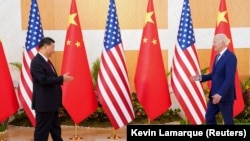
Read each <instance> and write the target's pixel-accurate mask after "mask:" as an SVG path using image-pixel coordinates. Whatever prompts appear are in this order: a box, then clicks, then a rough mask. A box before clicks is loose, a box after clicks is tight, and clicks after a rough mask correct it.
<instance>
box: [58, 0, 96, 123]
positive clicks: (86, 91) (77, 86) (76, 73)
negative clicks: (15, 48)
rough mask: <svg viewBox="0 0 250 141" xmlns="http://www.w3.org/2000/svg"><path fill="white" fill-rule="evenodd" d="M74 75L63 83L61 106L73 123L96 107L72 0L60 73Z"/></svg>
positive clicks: (79, 27)
mask: <svg viewBox="0 0 250 141" xmlns="http://www.w3.org/2000/svg"><path fill="white" fill-rule="evenodd" d="M67 72H69V74H70V75H72V76H73V77H74V80H73V81H71V82H68V83H67V82H66V83H64V84H63V87H62V88H63V106H64V107H65V109H66V110H67V112H68V113H69V115H70V116H71V118H72V120H73V121H74V123H75V124H78V123H79V122H81V121H82V120H84V119H85V118H87V117H88V116H90V115H91V114H92V113H93V112H95V110H96V108H97V98H96V95H95V93H94V87H93V83H92V77H91V73H90V68H89V64H88V59H87V54H86V50H85V46H84V42H83V36H82V31H81V25H80V22H79V15H78V12H77V6H76V2H75V0H72V3H71V9H70V16H69V21H68V29H67V34H66V39H65V46H64V54H63V61H62V74H64V73H67Z"/></svg>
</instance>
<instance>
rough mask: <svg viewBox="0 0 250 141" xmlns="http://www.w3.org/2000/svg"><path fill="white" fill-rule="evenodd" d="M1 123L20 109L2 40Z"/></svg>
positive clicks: (0, 62) (0, 55)
mask: <svg viewBox="0 0 250 141" xmlns="http://www.w3.org/2000/svg"><path fill="white" fill-rule="evenodd" d="M0 68H1V73H0V78H1V81H0V104H1V106H0V123H1V122H2V121H4V120H6V119H7V118H8V117H9V116H11V115H12V114H14V113H15V112H16V111H17V110H18V108H19V105H18V101H17V97H16V93H15V89H14V85H13V82H12V79H11V75H10V71H9V66H8V64H7V60H6V58H5V55H4V50H3V45H2V42H1V40H0Z"/></svg>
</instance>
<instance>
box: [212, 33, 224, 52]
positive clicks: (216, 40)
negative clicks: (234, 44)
mask: <svg viewBox="0 0 250 141" xmlns="http://www.w3.org/2000/svg"><path fill="white" fill-rule="evenodd" d="M224 46H225V45H224V44H223V42H222V40H220V39H219V38H216V37H215V38H214V40H213V47H214V50H215V51H216V52H218V53H219V52H220V51H221V50H223V48H224Z"/></svg>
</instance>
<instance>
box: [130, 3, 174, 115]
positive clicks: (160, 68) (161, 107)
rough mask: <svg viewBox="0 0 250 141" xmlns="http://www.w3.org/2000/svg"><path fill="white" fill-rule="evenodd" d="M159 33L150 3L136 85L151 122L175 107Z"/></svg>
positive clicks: (137, 68)
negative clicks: (172, 102)
mask: <svg viewBox="0 0 250 141" xmlns="http://www.w3.org/2000/svg"><path fill="white" fill-rule="evenodd" d="M157 30H158V29H157V24H156V19H155V11H154V5H153V1H152V0H149V1H148V7H147V13H146V17H145V25H144V29H143V34H142V40H141V46H140V51H139V56H138V62H137V67H136V72H135V79H134V82H135V89H136V94H137V98H138V100H139V102H140V103H141V105H142V106H143V108H144V110H145V112H146V114H147V116H148V117H149V119H150V120H154V119H155V118H157V117H158V116H160V115H161V114H163V113H164V112H166V111H167V110H168V109H169V107H170V106H171V99H170V94H169V90H168V82H167V75H166V74H167V72H166V71H165V69H164V64H163V57H162V52H161V46H160V41H159V37H158V31H157Z"/></svg>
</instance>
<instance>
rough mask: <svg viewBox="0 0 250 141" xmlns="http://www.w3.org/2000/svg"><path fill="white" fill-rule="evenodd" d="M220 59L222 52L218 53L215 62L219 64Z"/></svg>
mask: <svg viewBox="0 0 250 141" xmlns="http://www.w3.org/2000/svg"><path fill="white" fill-rule="evenodd" d="M219 60H220V54H218V55H217V56H216V60H215V64H217V62H218V61H219Z"/></svg>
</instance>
